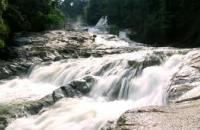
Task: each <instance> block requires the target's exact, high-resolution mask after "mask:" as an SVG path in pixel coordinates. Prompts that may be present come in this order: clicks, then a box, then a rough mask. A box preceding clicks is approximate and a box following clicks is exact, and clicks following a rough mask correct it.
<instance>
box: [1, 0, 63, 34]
mask: <svg viewBox="0 0 200 130" xmlns="http://www.w3.org/2000/svg"><path fill="white" fill-rule="evenodd" d="M9 4H10V5H9V8H8V10H7V11H6V13H5V15H4V16H5V18H6V19H7V21H9V25H10V26H11V30H13V31H21V30H23V31H43V30H47V29H55V28H60V27H63V26H64V15H63V14H62V13H61V12H60V10H58V5H57V4H58V3H57V1H52V0H18V1H16V0H9Z"/></svg>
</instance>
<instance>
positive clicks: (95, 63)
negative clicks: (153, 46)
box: [0, 49, 183, 130]
mask: <svg viewBox="0 0 200 130" xmlns="http://www.w3.org/2000/svg"><path fill="white" fill-rule="evenodd" d="M166 50H167V49H166ZM156 51H158V52H159V53H156ZM167 51H168V50H167ZM182 57H183V56H182V55H176V54H175V55H173V56H171V57H169V56H168V55H167V52H165V49H163V50H154V51H153V50H140V51H137V52H132V53H124V54H115V55H109V56H103V57H101V58H93V57H91V58H87V59H85V58H82V59H69V60H67V61H65V60H63V61H60V62H54V63H52V64H50V65H38V66H36V67H35V68H34V69H33V70H32V72H31V73H30V75H29V77H28V78H26V79H14V80H12V81H8V82H7V83H4V84H2V85H0V91H1V93H0V102H2V103H3V102H4V101H7V102H11V101H16V99H18V101H22V100H37V99H40V98H42V97H44V96H45V95H47V94H50V93H51V92H52V91H53V90H55V89H56V88H59V87H60V86H63V85H66V84H68V83H69V82H70V81H73V80H75V79H80V80H81V79H83V78H84V77H87V76H91V77H93V78H94V79H95V82H94V84H93V86H92V90H91V91H90V93H89V94H88V95H85V96H84V97H81V98H66V99H62V100H60V101H58V102H56V104H55V105H53V106H51V107H49V108H46V109H45V110H44V112H43V113H41V114H39V115H35V116H30V117H26V118H21V119H17V120H15V121H13V122H12V123H11V124H10V125H9V126H8V127H7V128H6V130H100V129H101V128H102V127H103V126H104V125H105V124H106V123H107V122H108V121H114V120H116V119H117V118H118V117H119V116H120V115H121V114H122V113H123V112H125V111H126V110H128V109H131V108H135V107H141V106H150V105H165V104H166V94H167V92H166V90H167V86H168V83H169V81H170V78H171V76H172V75H173V74H174V73H175V72H176V71H177V69H178V67H179V65H180V64H181V59H182Z"/></svg>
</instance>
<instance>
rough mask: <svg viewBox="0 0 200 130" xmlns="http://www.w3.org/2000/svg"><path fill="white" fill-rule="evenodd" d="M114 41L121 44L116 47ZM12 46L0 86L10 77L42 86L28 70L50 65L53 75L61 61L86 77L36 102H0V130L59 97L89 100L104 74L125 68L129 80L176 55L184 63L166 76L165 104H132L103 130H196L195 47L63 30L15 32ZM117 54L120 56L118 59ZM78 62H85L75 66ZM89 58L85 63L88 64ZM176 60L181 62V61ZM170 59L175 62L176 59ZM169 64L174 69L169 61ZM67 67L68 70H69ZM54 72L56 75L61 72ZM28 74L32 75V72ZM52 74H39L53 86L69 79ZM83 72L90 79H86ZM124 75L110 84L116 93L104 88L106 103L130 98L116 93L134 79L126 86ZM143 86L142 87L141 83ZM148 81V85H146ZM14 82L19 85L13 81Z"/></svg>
mask: <svg viewBox="0 0 200 130" xmlns="http://www.w3.org/2000/svg"><path fill="white" fill-rule="evenodd" d="M105 43H106V44H105ZM116 43H121V44H120V46H119V45H118V44H116ZM129 44H132V43H129ZM15 45H16V46H15V47H14V48H13V49H14V50H13V51H14V52H16V56H15V57H14V58H12V59H8V60H6V61H5V60H1V62H0V82H1V84H4V83H5V82H7V81H8V80H10V79H16V77H19V78H24V77H27V76H29V78H32V79H33V80H34V81H35V82H40V79H39V80H38V79H34V78H35V77H34V74H32V75H33V76H32V77H31V75H29V74H30V73H29V72H30V71H32V68H35V69H36V70H35V71H36V72H35V73H40V71H41V70H40V67H45V66H49V71H51V69H52V68H51V66H54V64H53V63H54V62H58V63H59V65H62V64H63V63H65V62H66V63H68V62H72V64H73V65H74V66H75V67H77V69H79V70H78V71H79V72H78V71H77V75H81V74H82V73H84V75H83V77H82V78H81V79H80V78H79V77H78V76H75V75H74V76H73V73H70V74H71V75H70V76H71V77H70V78H72V80H69V81H70V82H67V83H64V85H62V84H61V85H60V83H57V82H56V83H55V84H56V85H57V84H58V85H60V86H59V87H57V88H52V91H51V92H50V93H48V94H46V95H45V96H44V97H39V98H37V99H35V100H24V101H23V100H20V101H17V100H14V102H13V101H12V102H6V103H5V102H2V103H0V130H4V129H5V128H6V127H7V125H8V123H10V122H12V121H13V120H15V119H16V118H20V117H29V116H30V115H36V114H37V115H42V114H43V113H45V111H47V108H49V107H50V106H52V105H54V104H55V103H57V102H58V101H59V100H61V99H63V98H79V97H82V96H84V95H87V96H90V97H92V96H93V95H92V94H91V92H90V91H92V92H93V91H94V90H93V87H94V86H95V85H96V86H97V85H99V84H98V83H99V82H100V81H101V80H100V78H101V76H103V75H104V74H105V73H108V75H109V73H113V74H116V75H118V74H121V73H119V72H118V71H121V70H122V69H124V70H123V71H122V72H123V73H124V74H123V75H128V76H130V77H128V78H130V80H132V77H133V76H132V75H134V76H142V74H141V73H142V71H143V70H144V68H148V67H157V66H159V65H160V64H162V62H163V61H165V60H166V59H167V58H169V57H170V56H173V55H174V54H178V55H184V56H182V59H181V61H183V62H181V61H179V62H181V64H180V65H179V66H178V69H175V70H176V72H175V73H173V75H172V76H171V78H170V83H169V84H168V85H167V86H166V91H167V93H166V96H167V102H166V104H165V105H164V106H152V107H142V108H135V107H134V106H132V107H133V108H134V109H133V110H129V111H127V112H125V113H124V114H122V116H121V117H120V118H119V119H118V121H117V122H116V123H113V122H115V121H112V122H111V123H108V124H107V125H106V127H104V128H105V129H107V130H109V129H113V130H140V129H142V130H143V129H147V130H149V129H153V130H154V129H155V130H162V129H172V130H179V129H184V130H189V129H194V130H195V129H200V126H199V125H198V124H199V118H200V115H199V112H198V111H199V110H200V107H199V105H200V100H199V99H200V86H199V85H200V80H199V79H200V69H199V68H200V50H199V49H198V48H195V49H177V48H154V47H145V46H143V45H141V46H140V45H131V46H130V45H127V43H126V42H124V41H123V40H121V39H119V38H118V37H116V36H113V35H108V34H106V36H98V35H95V34H92V33H88V32H84V31H61V30H57V31H48V32H43V33H30V34H23V33H19V34H16V36H15ZM141 52H142V58H141V59H142V60H141V59H139V61H138V60H137V59H134V58H133V59H131V57H137V56H139V57H140V55H137V53H141ZM144 52H145V53H144ZM143 53H144V54H143ZM121 54H123V55H122V56H121ZM100 58H102V60H103V61H101V59H100ZM126 58H127V59H126ZM76 59H77V60H76ZM78 59H83V60H81V62H80V63H79V61H78ZM87 59H89V60H88V61H87ZM119 59H120V60H119ZM178 59H179V60H180V58H178ZM90 60H91V61H90ZM118 60H119V62H118ZM123 60H125V61H123ZM100 61H101V62H100ZM172 61H173V62H177V61H176V60H172ZM107 62H108V63H107ZM123 62H126V63H123ZM85 64H86V65H85ZM87 64H88V65H87ZM91 64H95V65H96V66H100V68H97V67H96V69H97V70H98V69H100V70H98V71H97V70H95V69H94V67H95V65H91ZM169 64H170V65H173V63H169ZM59 65H57V67H59ZM67 65H68V64H67ZM121 65H125V66H123V67H124V68H120V66H121ZM37 66H38V67H37ZM79 66H80V68H79ZM71 67H72V65H71V64H69V65H68V68H71ZM81 67H82V68H81ZM89 67H91V68H89ZM169 67H173V66H169ZM37 69H38V70H37ZM47 69H48V68H47ZM65 69H67V67H66V68H65ZM72 69H73V68H72ZM39 70H40V71H39ZM84 70H85V71H84ZM127 70H129V71H127ZM58 71H60V68H59V69H58ZM63 71H64V70H63ZM80 71H84V72H80ZM93 71H95V73H92V72H93ZM96 71H97V72H96ZM124 71H125V72H124ZM69 72H71V71H69ZM155 72H156V71H155ZM32 73H34V71H33V72H32ZM41 73H42V72H41ZM54 73H55V72H54ZM54 73H53V72H52V73H51V72H50V73H47V74H46V75H45V74H44V75H42V74H41V75H42V77H41V78H43V80H44V81H46V80H47V77H50V79H51V80H47V82H51V81H52V80H55V79H54V78H57V77H60V78H61V79H63V78H64V77H65V78H66V77H68V75H66V74H65V75H64V74H62V73H61V75H58V74H57V77H53V74H54ZM130 73H134V74H130ZM163 73H167V71H163ZM86 74H88V75H87V76H85V75H86ZM123 75H122V76H121V75H120V76H121V77H120V78H122V79H123V80H122V79H118V80H119V81H118V82H117V83H116V84H114V82H113V83H112V84H111V85H110V86H111V87H113V86H115V87H116V88H115V87H114V88H115V89H112V88H110V89H108V90H109V91H108V90H107V91H108V92H104V93H103V95H104V96H107V98H108V99H107V100H110V101H112V100H114V99H116V98H119V97H120V98H122V99H126V98H128V95H121V94H120V93H119V91H121V90H120V87H119V86H122V87H123V86H124V85H126V84H131V82H134V80H133V81H131V82H130V83H129V82H128V81H127V79H124V78H126V77H125V76H123ZM164 75H165V74H164ZM55 76H56V75H55ZM62 76H63V77H62ZM104 76H105V75H104ZM157 76H159V75H157ZM77 78H79V79H77ZM151 78H152V77H151ZM41 80H42V79H41ZM59 80H60V79H59ZM99 80H100V81H99ZM112 80H113V81H115V80H114V79H109V80H105V81H103V82H102V81H101V84H102V83H103V85H104V86H106V85H105V82H108V81H112ZM116 80H117V79H116ZM152 80H153V79H152ZM59 82H61V81H59ZM143 82H144V84H145V81H143ZM146 82H147V83H151V82H150V81H146ZM108 83H109V82H108ZM15 84H17V81H16V82H15ZM113 84H114V85H113ZM131 85H132V84H131ZM27 86H28V85H27ZM11 87H12V86H11ZM41 87H42V86H41ZM121 89H122V88H121ZM129 89H130V88H129ZM152 89H153V88H152ZM98 91H101V89H100V90H99V88H98ZM102 91H103V90H102ZM127 91H128V90H127ZM141 91H142V90H141ZM131 92H134V91H131ZM139 92H140V91H139ZM117 93H119V95H118V97H117V96H116V94H117ZM108 95H109V96H108ZM129 95H131V94H129ZM95 96H96V95H95ZM133 97H134V96H133ZM134 98H136V97H134ZM143 106H145V105H143ZM147 106H148V105H147ZM130 108H131V107H130ZM104 128H102V129H104Z"/></svg>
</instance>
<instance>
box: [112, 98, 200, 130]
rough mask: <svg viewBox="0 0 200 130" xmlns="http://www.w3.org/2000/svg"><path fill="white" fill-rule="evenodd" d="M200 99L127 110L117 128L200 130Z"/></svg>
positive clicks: (122, 129) (126, 129)
mask: <svg viewBox="0 0 200 130" xmlns="http://www.w3.org/2000/svg"><path fill="white" fill-rule="evenodd" d="M199 110H200V100H197V101H192V102H185V103H181V104H173V105H170V106H163V107H145V108H139V109H134V110H130V111H127V112H126V113H124V114H123V115H122V116H121V117H120V119H119V120H118V122H117V126H116V128H115V130H199V128H200V126H199V119H200V113H199Z"/></svg>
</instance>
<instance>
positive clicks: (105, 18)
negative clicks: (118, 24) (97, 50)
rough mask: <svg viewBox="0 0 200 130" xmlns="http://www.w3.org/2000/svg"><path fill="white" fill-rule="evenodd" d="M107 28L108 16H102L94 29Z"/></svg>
mask: <svg viewBox="0 0 200 130" xmlns="http://www.w3.org/2000/svg"><path fill="white" fill-rule="evenodd" d="M107 26H108V16H103V17H101V18H100V19H99V21H98V22H97V24H96V26H95V27H96V28H106V27H107Z"/></svg>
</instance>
